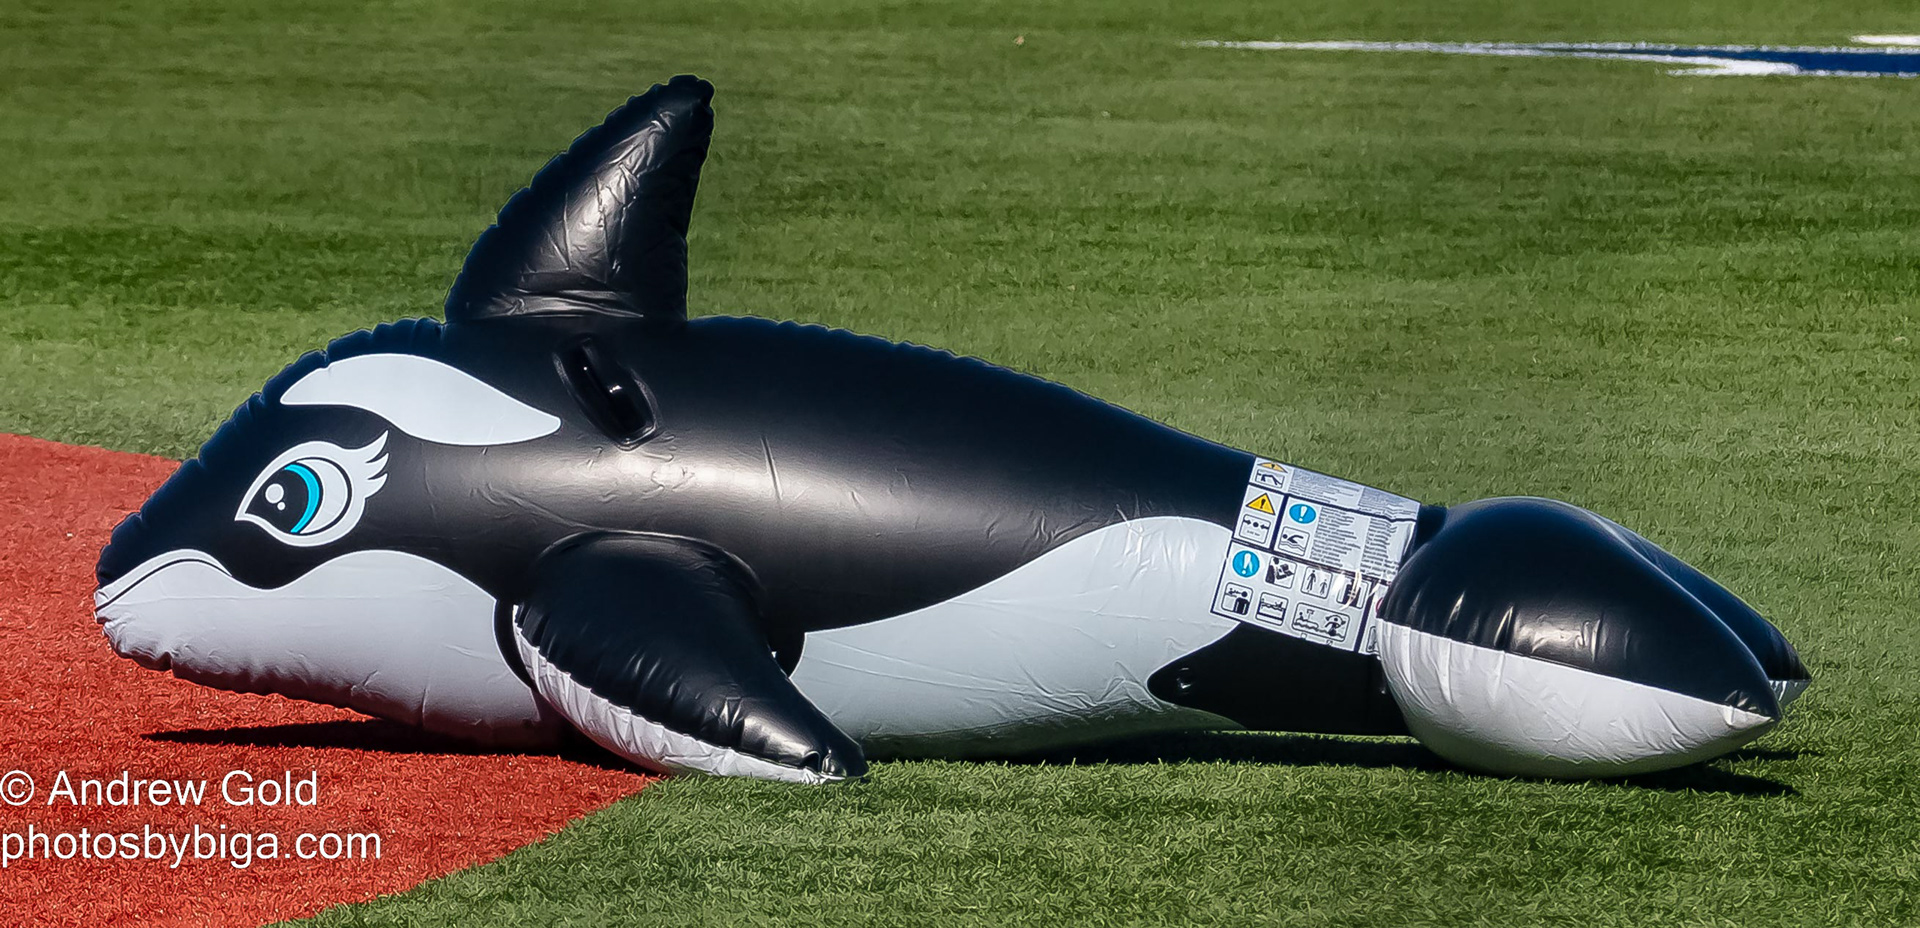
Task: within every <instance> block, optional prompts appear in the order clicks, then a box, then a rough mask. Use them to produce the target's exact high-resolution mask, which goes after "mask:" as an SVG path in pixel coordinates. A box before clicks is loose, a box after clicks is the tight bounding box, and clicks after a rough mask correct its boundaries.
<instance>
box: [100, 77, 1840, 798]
mask: <svg viewBox="0 0 1920 928" xmlns="http://www.w3.org/2000/svg"><path fill="white" fill-rule="evenodd" d="M711 96H712V88H711V87H710V86H709V85H707V84H706V83H705V82H702V81H699V80H695V79H693V78H689V77H681V78H675V79H674V80H673V81H672V82H670V83H669V84H666V85H664V86H657V87H655V88H654V89H653V90H652V91H650V92H648V93H647V94H645V95H644V96H640V97H636V98H634V99H632V100H630V101H628V103H627V105H625V106H623V107H621V108H620V109H618V110H616V111H615V112H614V113H613V114H612V115H611V116H609V118H608V119H607V120H606V122H605V123H604V124H602V125H601V126H599V127H598V128H596V129H593V130H592V131H590V132H588V133H586V134H585V135H583V136H581V137H580V138H579V139H578V140H577V141H576V142H575V143H574V145H573V146H572V147H571V148H570V149H569V150H568V151H567V152H566V153H565V154H563V155H561V156H559V157H558V158H556V159H554V160H553V161H552V162H551V163H549V164H548V165H547V166H546V167H545V168H544V169H543V170H542V171H541V172H540V173H539V175H538V176H537V177H536V178H535V179H534V181H533V183H532V185H531V186H530V187H529V188H528V189H526V190H523V191H521V192H520V193H519V194H518V195H516V196H515V197H514V198H513V199H512V200H511V201H510V202H509V203H508V204H507V205H506V207H505V208H504V209H503V210H502V212H501V214H500V217H499V221H498V223H497V224H496V225H495V226H494V227H493V228H491V229H489V230H488V231H487V232H486V233H485V234H484V235H482V236H481V237H480V239H479V241H478V242H477V243H476V244H475V246H474V248H473V251H472V254H471V255H470V257H469V258H468V260H467V263H466V266H465V268H464V269H463V270H462V272H461V274H460V277H459V279H458V280H457V282H456V283H455V284H454V287H453V290H452V292H451V295H450V296H449V298H448V301H447V304H446V320H447V321H446V323H445V324H441V323H437V322H433V321H430V320H412V321H405V322H398V323H393V324H388V325H382V326H380V327H378V328H376V329H374V330H373V331H371V332H366V331H362V332H358V333H355V334H352V335H348V336H346V337H344V338H341V339H339V340H337V341H335V342H333V343H332V344H331V345H329V346H328V347H327V348H326V350H325V351H321V352H314V353H311V354H308V355H307V356H305V357H303V358H301V359H300V360H299V361H297V362H295V363H294V364H293V365H292V366H291V367H289V368H287V369H286V370H285V371H283V372H282V373H280V374H279V375H278V376H276V377H274V378H273V379H272V380H271V381H270V382H268V383H267V385H266V386H265V388H264V389H262V390H261V391H260V393H258V394H256V395H255V396H253V397H252V398H251V399H249V400H248V401H247V402H246V403H245V404H244V405H243V406H241V407H240V408H239V409H238V410H237V411H236V412H235V413H234V415H233V417H232V418H231V419H230V420H229V421H228V422H227V423H226V424H225V425H223V426H222V427H221V428H220V429H219V430H218V431H217V432H216V433H215V434H214V436H213V437H212V438H211V439H210V440H209V441H208V442H207V443H206V445H205V446H204V447H203V448H202V449H201V451H200V454H199V456H198V457H197V458H195V459H193V460H190V461H187V462H186V463H185V464H183V465H182V466H181V467H180V469H179V471H178V472H177V473H176V474H175V475H174V476H173V477H172V478H170V479H169V480H168V481H167V482H166V484H165V485H164V486H162V487H161V488H160V489H159V490H158V491H157V492H156V493H155V494H154V495H153V497H152V499H150V500H149V501H148V502H147V503H146V504H145V505H144V506H143V507H142V508H141V510H140V511H139V512H138V513H135V514H133V515H131V516H129V517H128V518H127V519H126V520H125V521H124V522H123V523H122V524H121V525H120V526H119V527H118V528H117V529H116V530H115V531H114V533H113V538H112V541H111V543H110V544H109V545H108V546H107V547H106V548H105V549H104V550H103V551H102V553H101V556H100V562H99V568H98V578H99V589H98V591H97V593H96V595H95V605H96V613H97V617H98V619H99V621H100V622H101V623H103V625H104V627H105V632H106V634H107V637H108V638H109V639H110V641H111V642H112V645H113V647H114V649H115V651H116V652H118V653H119V654H121V655H122V656H125V657H128V658H131V659H133V660H136V661H139V662H140V663H142V664H143V665H145V666H148V667H152V668H156V669H161V670H171V671H172V672H173V673H175V674H176V675H178V676H180V677H182V678H185V679H188V680H193V681H197V682H201V683H205V684H208V685H211V686H217V687H223V688H227V689H232V690H240V691H245V692H274V693H281V694H284V695H287V696H292V697H297V698H302V699H309V700H317V701H321V702H326V703H331V704H335V705H342V706H348V707H351V708H354V709H358V710H361V711H364V712H367V713H371V714H373V715H377V716H382V717H386V718H390V719H396V720H399V721H403V722H407V723H411V724H416V725H420V726H423V727H425V728H427V729H431V730H434V731H438V732H444V733H452V734H456V735H460V736H463V737H467V738H472V739H475V740H479V741H483V742H487V743H492V744H498V745H530V744H539V743H544V742H550V741H552V740H553V739H555V738H556V737H558V736H559V735H561V734H562V733H563V732H564V731H565V730H566V729H567V728H568V727H569V726H570V727H572V728H574V729H577V730H579V731H580V732H583V733H585V734H586V735H588V736H590V737H591V738H593V739H594V740H595V741H597V742H599V743H601V744H602V745H605V746H606V747H608V748H610V749H612V750H613V751H615V752H617V753H619V754H620V755H622V756H624V757H626V758H628V759H630V760H632V761H634V762H636V763H639V764H642V765H644V766H647V767H649V768H653V769H656V770H664V771H685V770H695V771H706V772H711V773H720V774H735V775H747V776H758V777H767V778H774V779H782V780H792V781H801V782H822V781H831V780H841V779H847V778H853V777H859V776H860V775H862V773H863V772H864V771H865V769H866V756H867V755H868V754H869V753H872V754H877V755H879V754H883V755H890V756H910V755H919V756H950V757H951V756H969V755H973V756H978V755H993V754H1007V753H1011V752H1018V751H1023V750H1028V749H1033V748H1039V747H1045V746H1049V745H1059V744H1066V743H1072V742H1076V741H1087V740H1093V739H1098V738H1106V737H1111V736H1115V735H1124V734H1132V733H1139V732H1147V731H1155V730H1170V729H1193V728H1201V729H1212V728H1235V727H1244V728H1254V729H1262V730H1287V731H1305V732H1326V733H1355V734H1406V733H1411V734H1413V735H1415V736H1417V737H1419V738H1420V739H1421V740H1422V741H1423V742H1425V743H1426V744H1428V745H1430V746H1431V747H1432V748H1433V749H1434V750H1435V751H1437V752H1439V753H1440V754H1442V755H1443V756H1446V757H1448V758H1450V759H1452V760H1454V761H1456V762H1458V763H1461V764H1463V765H1466V766H1469V767H1473V768H1477V769H1481V770H1487V771H1494V772H1503V773H1517V774H1529V775H1548V776H1587V775H1614V774H1621V773H1631V772H1637V771H1643V770H1651V769H1658V768H1662V767H1670V766H1676V765H1680V764H1685V763H1689V762H1693V761H1696V760H1700V759H1703V758H1707V757H1712V756H1715V755H1717V754H1719V753H1722V752H1724V751H1727V750H1730V749H1731V748H1733V747H1734V746H1736V745H1739V744H1741V743H1744V742H1746V741H1748V740H1750V739H1752V738H1754V737H1756V736H1757V735H1759V734H1760V733H1761V732H1763V731H1764V730H1766V729H1767V728H1768V727H1769V726H1771V725H1772V724H1774V723H1775V722H1776V721H1777V720H1778V719H1779V718H1780V716H1781V707H1782V705H1783V704H1784V703H1785V702H1786V701H1788V700H1790V699H1791V698H1792V697H1793V696H1794V695H1797V693H1798V692H1799V689H1800V688H1801V687H1803V686H1804V685H1805V684H1806V682H1807V679H1808V675H1807V672H1806V669H1805V668H1804V667H1803V666H1802V664H1801V662H1800V660H1799V658H1798V657H1797V656H1796V655H1795V653H1794V651H1793V649H1792V648H1791V647H1790V646H1789V645H1788V644H1787V642H1786V641H1785V640H1784V639H1783V638H1782V637H1781V635H1780V634H1779V632H1778V631H1776V630H1775V629H1774V628H1773V626H1771V625H1770V624H1768V623H1767V622H1766V621H1765V620H1764V619H1762V618H1761V617H1760V616H1759V615H1757V614H1756V613H1754V611H1753V610H1751V609H1749V608H1747V607H1746V606H1745V605H1744V604H1742V603H1741V602H1740V601H1739V600H1738V599H1736V598H1735V597H1734V596H1732V595H1731V594H1729V593H1728V592H1727V591H1725V590H1724V589H1722V588H1721V587H1720V586H1718V585H1716V584H1715V583H1714V582H1713V581H1711V580H1709V579H1707V578H1706V577H1704V576H1702V575H1701V574H1700V573H1698V572H1697V571H1694V570H1692V569H1691V568H1689V567H1687V566H1686V565H1685V564H1682V563H1681V562H1680V561H1679V560H1677V559H1675V558H1673V557H1672V556H1670V555H1668V554H1667V553H1665V552H1664V551H1661V550H1660V549H1659V548H1657V547H1655V546H1654V545H1652V544H1651V543H1649V542H1647V541H1646V540H1644V539H1642V538H1640V537H1639V536H1637V535H1634V534H1633V533H1631V532H1628V531H1627V530H1625V529H1623V528H1621V527H1620V526H1618V525H1615V524H1614V523H1612V522H1609V521H1607V520H1605V519H1602V518H1600V517H1598V516H1595V515H1593V514H1591V513H1588V512H1586V511H1585V510H1581V509H1578V508H1576V507H1573V506H1570V505H1567V504H1564V503H1557V502H1552V501H1548V500H1539V499H1495V500H1483V501H1480V502H1475V503H1469V504H1466V505H1461V506H1455V507H1453V508H1451V509H1445V508H1441V507H1437V506H1428V505H1421V504H1419V503H1416V502H1414V501H1413V500H1409V499H1406V498H1404V497H1399V496H1395V495H1393V494H1390V493H1386V492H1383V491H1380V490H1377V489H1373V488H1371V487H1364V486H1361V485H1359V484H1354V483H1349V482H1347V481H1344V480H1340V479H1337V478H1333V477H1329V476H1326V475H1323V474H1318V473H1314V472H1312V471H1308V470H1304V469H1301V468H1297V467H1292V466H1290V465H1286V464H1282V463H1280V462H1278V461H1273V460H1269V459H1266V458H1261V457H1257V456H1255V455H1252V454H1249V453H1246V452H1243V451H1238V450H1235V449H1232V448H1228V447H1225V446H1223V445H1219V444H1216V443H1214V442H1210V441H1206V440H1203V439H1200V438H1197V437H1194V436H1192V435H1188V434H1185V433H1183V432H1180V431H1177V430H1174V429H1172V428H1168V427H1166V426H1163V425H1160V424H1158V423H1155V422H1152V421H1150V420H1147V419H1145V418H1142V417H1140V416H1137V415H1134V414H1133V413H1130V412H1127V411H1125V410H1123V409H1120V408H1118V407H1115V406H1111V405H1108V404H1106V403H1103V402H1100V401H1098V400H1095V399H1093V398H1091V397H1088V396H1086V395H1084V394H1081V393H1078V392H1075V391H1073V390H1071V389H1068V388H1066V387H1063V386H1059V385H1056V384H1052V383H1049V382H1046V381H1043V380H1040V379H1037V378H1033V377H1029V376H1025V375H1022V374H1018V373H1014V372H1012V371H1008V370H1006V369H1003V368H999V367H995V366H992V365H989V364H986V363H984V362H980V361H975V360H970V359H965V358H958V357H955V356H953V355H951V354H948V353H945V352H940V351H935V350H931V349H927V348H922V347H918V346H914V345H904V344H895V343H891V342H887V341H883V340H880V339H876V338H870V337H862V336H857V335H853V334H851V333H847V332H844V331H834V330H828V329H824V328H819V327H813V326H801V325H794V324H791V323H776V322H770V321H766V320H762V319H755V318H739V317H706V318H701V319H697V320H693V321H689V320H688V319H687V318H686V305H685V295H686V283H687V276H686V248H687V246H686V231H687V224H688V219H689V217H690V214H691V212H692V207H693V197H694V189H695V185H696V183H697V181H698V178H699V173H700V168H701V165H702V163H703V161H704V160H705V157H706V151H707V145H708V138H709V136H710V134H711V131H712V120H713V114H712V110H711V108H710V105H709V103H710V100H711Z"/></svg>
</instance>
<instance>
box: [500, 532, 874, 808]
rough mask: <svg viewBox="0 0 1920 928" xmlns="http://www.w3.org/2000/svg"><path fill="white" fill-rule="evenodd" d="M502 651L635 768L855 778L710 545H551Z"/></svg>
mask: <svg viewBox="0 0 1920 928" xmlns="http://www.w3.org/2000/svg"><path fill="white" fill-rule="evenodd" d="M514 643H515V644H516V645H517V647H518V650H519V652H520V658H521V660H522V661H524V662H525V664H526V668H527V673H528V675H529V677H530V678H531V679H532V680H533V683H534V687H535V688H536V689H537V690H538V691H539V693H540V695H541V697H542V698H544V699H545V700H546V701H547V702H549V703H550V704H552V706H553V707H554V708H555V709H556V710H558V711H559V712H560V714H561V715H563V716H565V717H566V719H567V721H569V722H572V723H573V724H574V726H575V727H577V728H579V729H580V730H581V731H582V732H584V733H586V734H587V735H588V736H589V737H591V738H592V739H593V740H594V741H596V742H598V743H599V744H600V745H602V746H603V747H606V748H607V749H609V750H611V751H613V752H614V753H616V754H619V755H620V756H622V757H625V758H627V759H628V760H631V761H633V762H634V763H637V764H640V765H642V766H645V767H648V768H651V769H654V770H659V771H663V772H668V773H673V772H681V771H699V772H702V773H713V774H720V775H724V776H749V777H760V778H762V779H770V780H787V781H793V782H803V783H824V782H830V781H835V780H846V779H852V778H856V777H859V776H861V775H863V774H864V773H865V772H866V759H865V757H864V756H863V755H862V753H861V750H860V746H859V745H858V744H857V743H855V742H854V741H853V739H851V738H849V737H847V735H846V734H845V733H843V732H841V731H840V729H838V728H836V727H835V726H834V724H833V723H832V722H831V721H828V720H827V717H826V716H825V715H823V714H821V712H820V710H819V709H817V708H815V707H814V705H813V703H811V702H809V701H808V700H807V698H806V697H805V696H802V695H801V694H800V691H799V690H797V689H795V688H794V685H793V683H792V681H790V680H788V679H787V676H786V674H785V672H783V671H782V670H781V667H780V665H779V663H777V662H776V660H775V658H774V654H773V650H772V648H771V646H770V645H769V643H768V637H767V634H766V633H765V631H763V629H762V627H761V623H760V620H759V617H758V615H757V613H756V610H755V607H754V594H753V583H752V580H751V578H750V577H749V576H748V574H747V572H746V570H745V568H743V567H742V566H740V564H739V563H738V562H737V561H735V560H733V559H732V558H731V557H729V556H728V555H727V554H726V553H725V552H723V551H720V550H719V549H717V548H714V547H712V546H710V545H706V544H702V543H700V542H695V541H689V540H687V539H683V538H672V537H666V536H660V535H640V534H615V533H593V534H588V535H581V536H577V537H575V538H571V539H568V540H566V541H563V542H560V543H559V544H557V545H555V546H554V547H553V548H552V549H551V550H549V551H548V552H547V553H545V554H543V555H541V558H540V560H539V562H537V563H536V564H535V565H534V568H533V586H532V592H531V593H530V594H529V595H528V596H527V599H526V601H525V602H524V603H522V604H521V606H520V608H519V609H518V610H517V611H516V613H515V616H514Z"/></svg>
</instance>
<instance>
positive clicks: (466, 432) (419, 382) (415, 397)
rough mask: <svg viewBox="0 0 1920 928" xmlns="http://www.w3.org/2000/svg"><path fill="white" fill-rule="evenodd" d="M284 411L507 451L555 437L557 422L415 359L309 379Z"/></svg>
mask: <svg viewBox="0 0 1920 928" xmlns="http://www.w3.org/2000/svg"><path fill="white" fill-rule="evenodd" d="M280 402H281V404H283V405H286V406H352V407H355V408H357V409H364V410H366V411H367V412H370V413H373V414H374V415H376V416H379V417H380V418H382V419H385V420H387V421H388V422H391V423H393V427H394V428H397V429H399V430H400V431H402V432H405V433H407V434H408V435H411V436H413V437H414V438H418V439H421V440H422V441H430V442H436V443H438V444H442V445H469V446H482V445H506V444H512V443H514V442H521V441H528V440H530V439H535V438H540V437H542V436H546V435H551V434H553V433H554V432H556V431H559V429H560V419H559V417H557V416H552V415H548V414H547V413H544V412H541V411H540V410H538V409H535V408H533V407H532V406H528V405H527V404H525V403H522V402H520V401H519V400H516V399H514V398H513V397H511V396H508V395H506V394H505V393H502V392H500V391H499V390H497V389H495V388H493V387H491V386H489V385H487V384H486V383H483V382H482V381H481V380H480V379H479V378H477V377H475V376H473V375H472V374H469V373H467V372H466V371H463V370H460V369H459V368H457V367H453V366H451V365H448V364H443V363H441V362H439V361H435V360H433V359H432V358H423V357H420V356H419V355H411V354H366V355H361V356H359V357H355V358H342V359H341V360H338V361H335V362H333V363H332V364H329V365H327V366H326V367H322V368H319V369H317V370H314V371H310V372H308V374H307V375H306V376H304V377H301V378H300V379H299V380H298V381H297V382H295V383H294V385H293V386H291V387H288V388H287V392H286V393H285V394H283V395H281V397H280Z"/></svg>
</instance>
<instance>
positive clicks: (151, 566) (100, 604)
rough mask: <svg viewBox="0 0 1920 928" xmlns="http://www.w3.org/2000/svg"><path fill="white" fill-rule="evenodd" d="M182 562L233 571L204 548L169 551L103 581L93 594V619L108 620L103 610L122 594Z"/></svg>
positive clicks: (231, 574) (228, 572) (231, 573)
mask: <svg viewBox="0 0 1920 928" xmlns="http://www.w3.org/2000/svg"><path fill="white" fill-rule="evenodd" d="M180 564H205V565H207V566H208V567H211V568H213V569H214V570H217V571H219V572H221V573H223V574H226V575H227V576H228V577H232V576H233V571H231V570H228V569H227V565H225V564H222V563H220V559H219V558H217V557H214V556H213V555H211V554H208V553H207V552H205V551H196V550H194V549H192V548H184V549H181V550H178V551H168V552H166V553H164V554H159V555H156V556H154V557H151V558H148V559H147V560H146V561H144V562H142V563H141V564H140V566H138V567H135V568H134V569H132V570H129V571H127V572H126V573H124V574H121V575H120V576H119V577H116V578H114V579H113V581H112V582H110V583H106V584H103V585H101V587H100V588H99V589H98V590H95V591H94V593H93V609H94V621H96V622H105V621H106V620H105V619H103V618H101V617H100V615H99V612H100V610H102V609H105V608H107V607H108V606H111V605H113V604H114V603H115V602H117V601H118V600H119V599H120V597H122V596H125V595H127V593H129V592H131V591H132V590H133V588H134V587H137V586H139V585H140V584H142V583H145V582H146V581H147V580H149V579H152V578H153V577H154V576H155V575H157V574H159V573H160V572H161V571H164V570H166V569H167V568H169V567H174V566H177V565H180Z"/></svg>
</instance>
